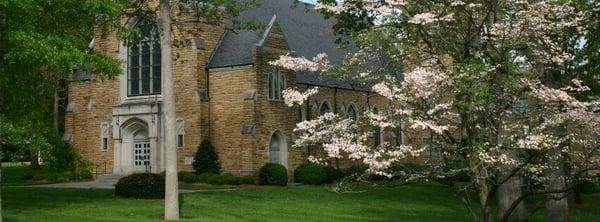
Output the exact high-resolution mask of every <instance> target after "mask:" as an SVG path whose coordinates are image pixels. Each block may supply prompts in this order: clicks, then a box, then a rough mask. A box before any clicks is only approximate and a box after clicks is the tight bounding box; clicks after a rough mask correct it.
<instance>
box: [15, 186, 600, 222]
mask: <svg viewBox="0 0 600 222" xmlns="http://www.w3.org/2000/svg"><path fill="white" fill-rule="evenodd" d="M362 190H364V191H365V192H360V193H347V194H336V193H332V192H330V191H328V190H327V189H326V188H324V187H316V186H303V187H287V188H281V187H272V188H258V189H246V190H238V191H215V192H202V193H193V194H185V195H184V196H183V207H182V219H183V220H185V221H468V220H469V218H468V217H467V215H466V212H465V210H464V208H463V206H462V205H461V203H460V202H459V201H458V200H457V199H456V198H455V197H454V196H453V194H452V192H451V191H449V190H446V189H444V188H442V187H440V186H437V185H408V186H402V187H395V188H386V187H378V188H370V187H363V188H362ZM3 198H4V200H3V201H4V210H5V212H4V213H5V219H6V220H7V221H83V220H85V221H88V222H89V221H157V220H159V218H160V217H161V215H162V212H163V206H162V204H163V202H162V201H160V200H127V199H120V198H115V197H113V194H112V191H111V190H77V189H52V188H27V187H5V188H3ZM585 201H586V206H583V207H579V208H576V209H573V210H572V214H573V216H572V219H573V221H594V220H597V219H598V218H600V197H599V196H586V197H585ZM542 217H543V214H542V212H540V213H539V214H538V215H537V216H536V220H535V221H540V220H541V219H542Z"/></svg>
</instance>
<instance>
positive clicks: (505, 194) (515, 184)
mask: <svg viewBox="0 0 600 222" xmlns="http://www.w3.org/2000/svg"><path fill="white" fill-rule="evenodd" d="M522 185H523V182H522V181H521V178H518V177H513V178H511V179H509V180H508V181H506V183H504V184H502V185H500V187H499V188H498V201H499V205H498V218H502V217H503V216H504V215H505V214H506V213H507V212H508V211H509V209H510V207H511V205H512V204H513V203H514V202H515V201H517V199H519V197H521V195H522V193H523V192H522V191H521V186H522ZM507 221H515V222H518V221H527V209H525V204H524V203H523V201H521V203H519V205H517V207H516V208H515V209H514V210H513V211H512V212H510V216H508V218H507Z"/></svg>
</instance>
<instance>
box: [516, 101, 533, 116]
mask: <svg viewBox="0 0 600 222" xmlns="http://www.w3.org/2000/svg"><path fill="white" fill-rule="evenodd" d="M513 111H514V112H515V113H516V115H517V116H518V117H527V113H528V112H529V101H528V100H527V98H521V99H519V100H517V101H515V103H514V105H513Z"/></svg>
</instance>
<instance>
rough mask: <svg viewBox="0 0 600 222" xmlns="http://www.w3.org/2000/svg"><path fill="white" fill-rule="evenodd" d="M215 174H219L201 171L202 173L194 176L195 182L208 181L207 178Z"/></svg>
mask: <svg viewBox="0 0 600 222" xmlns="http://www.w3.org/2000/svg"><path fill="white" fill-rule="evenodd" d="M215 176H219V174H216V173H202V174H200V175H198V176H197V177H196V178H197V181H196V182H199V183H208V178H212V177H215Z"/></svg>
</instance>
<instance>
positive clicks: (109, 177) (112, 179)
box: [96, 174, 123, 185]
mask: <svg viewBox="0 0 600 222" xmlns="http://www.w3.org/2000/svg"><path fill="white" fill-rule="evenodd" d="M121 178H123V176H122V175H114V174H103V175H98V177H96V182H98V183H103V184H113V185H114V184H116V183H117V182H119V179H121Z"/></svg>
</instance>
